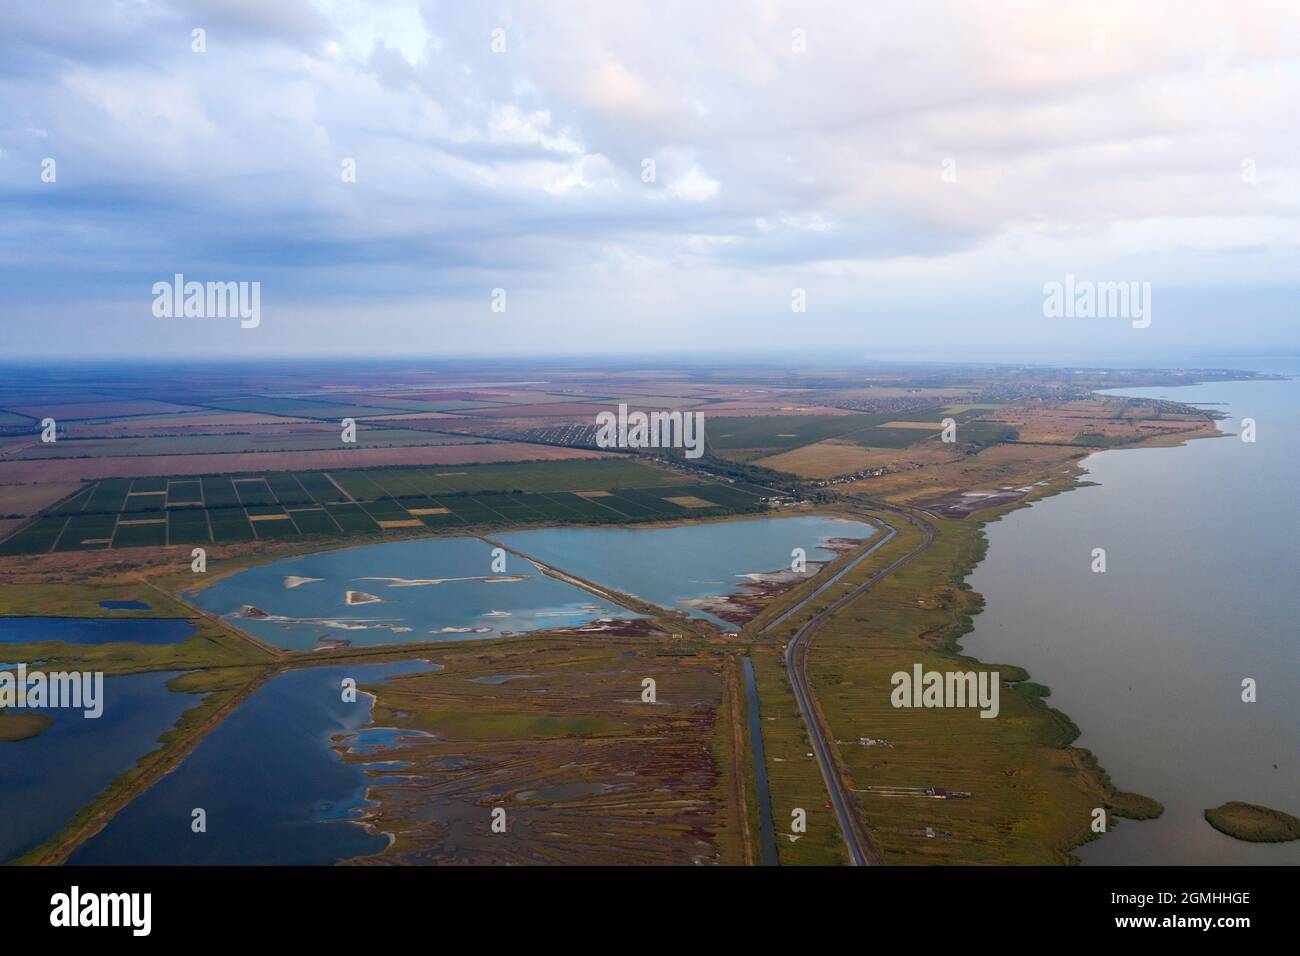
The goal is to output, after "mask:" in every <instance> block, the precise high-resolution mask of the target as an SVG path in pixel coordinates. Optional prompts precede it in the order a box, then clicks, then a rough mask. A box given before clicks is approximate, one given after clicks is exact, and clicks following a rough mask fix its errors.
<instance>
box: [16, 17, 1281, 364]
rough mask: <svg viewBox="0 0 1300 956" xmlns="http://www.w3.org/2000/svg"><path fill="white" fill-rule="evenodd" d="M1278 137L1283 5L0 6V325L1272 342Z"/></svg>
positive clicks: (1024, 342)
mask: <svg viewBox="0 0 1300 956" xmlns="http://www.w3.org/2000/svg"><path fill="white" fill-rule="evenodd" d="M196 30H200V31H202V33H201V34H198V35H197V38H196V34H195V31H196ZM196 47H199V48H200V49H197V50H196ZM1298 134H1300V5H1297V4H1296V3H1295V2H1294V0H1278V2H1269V0H1230V2H1225V3H1215V2H1209V0H1205V2H1195V3H1191V2H1169V3H1162V2H1154V0H1152V2H1142V3H1133V2H1132V0H1126V2H1119V3H1113V4H1110V3H1090V4H1079V3H1064V2H1062V3H1048V2H1040V3H1028V2H971V0H955V2H952V3H939V2H936V3H927V2H920V3H915V4H912V3H908V4H886V3H883V2H882V3H867V2H858V0H853V2H850V0H844V2H836V3H809V2H807V0H803V2H789V3H787V2H775V0H771V2H763V0H752V2H735V3H731V2H708V3H701V2H699V0H689V2H677V0H646V2H642V0H618V2H616V3H615V2H609V0H590V2H587V0H547V2H541V0H538V2H529V0H521V2H508V3H498V2H492V0H486V2H476V0H463V2H445V0H444V2H428V0H366V2H360V0H276V2H274V3H267V2H263V0H152V2H146V0H56V2H46V3H15V4H6V5H5V6H4V8H3V9H2V10H0V315H2V317H0V338H2V339H3V346H4V348H3V350H2V352H3V355H5V356H8V357H22V356H63V357H69V358H79V357H101V356H118V355H159V356H165V355H177V356H179V355H205V356H215V355H226V354H229V355H232V356H244V357H257V356H267V357H269V356H273V355H280V354H298V355H320V354H333V355H339V356H347V355H370V354H402V355H412V354H428V355H443V356H446V355H457V354H500V355H517V354H559V353H562V354H578V353H607V352H608V353H612V352H621V353H632V354H642V355H645V354H658V353H673V352H719V351H736V352H742V351H774V352H781V353H787V354H788V353H791V352H794V351H796V350H819V351H823V352H826V351H829V352H832V353H834V354H836V355H839V356H842V357H844V358H845V359H853V358H859V357H861V358H872V357H885V358H891V357H908V356H913V357H935V358H951V359H963V358H972V357H977V358H981V359H998V358H1008V359H1019V358H1038V359H1053V358H1055V359H1059V360H1062V361H1080V360H1083V359H1086V358H1113V359H1116V360H1131V361H1138V362H1140V361H1144V360H1147V359H1153V360H1154V359H1157V358H1168V357H1183V356H1187V357H1195V356H1198V355H1225V354H1241V355H1245V354H1259V353H1261V352H1277V351H1279V350H1283V351H1284V350H1290V351H1292V352H1300V322H1298V321H1297V307H1298V305H1300V255H1298V253H1300V135H1298ZM48 160H53V161H54V162H53V164H50V163H49V162H48ZM353 169H354V170H355V176H354V177H353V176H350V175H348V173H349V171H350V170H353ZM50 179H52V180H53V181H48V180H50ZM353 180H354V181H353ZM175 273H182V274H184V276H185V277H186V279H187V280H196V281H203V282H206V281H236V282H254V281H256V282H259V283H260V284H261V286H260V288H261V323H260V325H259V326H258V327H257V328H256V329H241V328H240V327H239V323H238V322H237V321H232V320H225V319H208V318H204V319H199V318H158V317H156V316H155V315H154V314H153V310H152V306H153V303H154V297H153V294H152V292H151V289H152V287H153V284H154V283H155V282H158V281H160V280H165V279H170V278H171V277H172V276H173V275H174V274H175ZM1067 274H1072V275H1074V276H1075V277H1076V279H1077V280H1083V281H1097V282H1104V281H1136V282H1149V283H1151V290H1152V291H1151V323H1150V325H1149V327H1147V328H1140V329H1135V328H1133V327H1132V323H1131V322H1129V321H1127V320H1126V319H1124V318H1114V317H1110V318H1066V317H1059V318H1058V317H1047V316H1045V315H1044V310H1043V301H1044V294H1043V287H1044V284H1045V283H1048V282H1051V281H1064V279H1065V276H1066V275H1067ZM494 289H503V290H505V304H506V307H505V311H504V312H494V311H493V310H492V301H493V290H494ZM796 289H801V290H804V296H805V300H806V311H805V312H802V313H798V312H794V311H792V296H793V294H794V290H796Z"/></svg>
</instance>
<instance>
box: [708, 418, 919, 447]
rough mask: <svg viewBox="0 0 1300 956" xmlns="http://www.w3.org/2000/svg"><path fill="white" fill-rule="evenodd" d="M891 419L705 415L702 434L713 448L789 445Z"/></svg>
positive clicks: (818, 439) (809, 441)
mask: <svg viewBox="0 0 1300 956" xmlns="http://www.w3.org/2000/svg"><path fill="white" fill-rule="evenodd" d="M891 420H893V417H892V416H889V415H754V416H750V417H745V418H708V417H706V419H705V436H706V440H707V441H708V444H709V447H710V448H711V449H714V450H715V451H726V450H730V449H741V448H746V449H763V450H765V451H766V450H768V449H782V450H786V449H790V448H797V447H799V446H800V445H808V444H811V443H812V442H816V441H822V440H824V439H827V438H837V437H839V436H841V435H847V434H848V433H850V432H853V431H857V430H858V429H860V428H866V427H868V426H870V425H879V424H881V423H882V422H887V421H891Z"/></svg>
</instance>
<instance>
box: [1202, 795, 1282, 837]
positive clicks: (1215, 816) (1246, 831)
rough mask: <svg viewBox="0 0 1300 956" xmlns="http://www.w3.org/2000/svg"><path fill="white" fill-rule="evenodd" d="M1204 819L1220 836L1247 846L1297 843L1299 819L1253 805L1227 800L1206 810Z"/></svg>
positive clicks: (1279, 811)
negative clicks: (1246, 843)
mask: <svg viewBox="0 0 1300 956" xmlns="http://www.w3.org/2000/svg"><path fill="white" fill-rule="evenodd" d="M1205 819H1206V821H1207V822H1208V823H1209V824H1210V826H1212V827H1214V829H1216V830H1218V831H1219V832H1220V833H1226V834H1227V835H1228V836H1230V837H1235V838H1236V839H1238V840H1246V841H1249V842H1250V843H1286V842H1288V841H1290V840H1300V818H1297V817H1293V816H1291V814H1289V813H1283V812H1282V811H1281V810H1271V809H1269V808H1268V807H1261V806H1258V805H1257V804H1254V803H1241V802H1240V801H1237V800H1230V801H1229V802H1227V803H1225V804H1223V805H1222V806H1218V807H1215V808H1214V809H1213V810H1206V811H1205Z"/></svg>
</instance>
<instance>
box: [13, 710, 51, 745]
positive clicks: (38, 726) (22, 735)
mask: <svg viewBox="0 0 1300 956" xmlns="http://www.w3.org/2000/svg"><path fill="white" fill-rule="evenodd" d="M52 723H54V721H53V720H52V719H50V717H49V716H48V715H46V714H40V713H35V712H33V711H20V712H18V713H12V712H10V711H7V710H0V741H3V742H5V743H13V742H15V741H19V740H27V739H28V738H29V737H35V736H37V735H38V734H40V733H41V732H42V731H44V730H45V728H46V727H48V726H50V724H52Z"/></svg>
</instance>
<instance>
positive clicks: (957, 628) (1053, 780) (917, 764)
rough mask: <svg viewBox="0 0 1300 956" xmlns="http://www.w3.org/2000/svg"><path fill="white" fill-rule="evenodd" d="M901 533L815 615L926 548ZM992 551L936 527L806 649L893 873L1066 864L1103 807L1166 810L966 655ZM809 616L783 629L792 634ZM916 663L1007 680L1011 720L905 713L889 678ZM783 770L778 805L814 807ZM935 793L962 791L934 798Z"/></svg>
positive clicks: (776, 785)
mask: <svg viewBox="0 0 1300 956" xmlns="http://www.w3.org/2000/svg"><path fill="white" fill-rule="evenodd" d="M891 523H893V524H894V525H895V527H897V528H899V534H898V535H897V536H896V537H895V538H894V539H893V540H892V541H890V542H889V543H888V544H887V545H885V546H884V547H882V548H881V549H880V550H879V551H878V552H876V553H875V554H873V555H872V556H871V557H870V558H868V559H867V560H866V561H864V562H863V563H862V564H861V565H859V566H858V567H856V568H855V569H854V570H853V571H852V572H850V573H849V574H848V575H846V577H845V579H844V580H843V582H842V583H841V585H840V586H837V587H836V588H832V589H829V590H828V592H827V593H826V594H825V595H824V596H822V597H819V598H818V600H817V601H816V602H815V607H823V606H825V605H826V604H828V603H830V602H831V601H833V600H835V599H836V598H837V597H838V596H839V595H840V594H842V593H846V592H847V590H848V589H849V588H851V587H852V586H853V585H854V583H856V582H859V581H862V580H866V579H867V578H868V577H869V576H870V575H871V574H873V573H874V572H875V571H876V570H878V569H879V568H882V567H884V566H886V565H888V564H889V563H890V562H892V561H894V560H895V559H897V558H898V557H901V556H902V555H904V554H906V553H908V552H909V551H910V550H911V549H912V548H914V547H916V546H917V544H918V543H919V542H920V540H921V534H920V531H919V530H918V529H916V528H914V527H912V526H910V525H905V524H901V523H899V522H898V520H897V518H896V517H895V518H894V520H893V521H892V522H891ZM983 542H984V539H983V535H982V532H981V525H980V524H979V523H977V522H970V521H967V522H962V521H940V522H938V528H937V534H936V536H935V540H934V543H933V544H932V545H931V546H930V547H929V548H928V549H927V550H925V551H923V552H922V553H921V554H920V556H919V557H918V558H917V559H916V560H914V561H913V562H912V563H911V564H909V565H906V566H905V567H903V568H901V569H899V570H897V571H895V572H894V573H893V574H891V575H889V576H888V577H886V578H884V579H883V580H881V581H880V582H879V583H878V584H876V586H875V587H874V588H873V589H872V590H870V591H868V592H867V593H866V594H865V595H863V596H862V597H860V598H858V599H857V600H856V601H854V602H852V603H850V604H849V605H848V606H847V607H846V608H844V609H843V610H842V611H840V612H839V613H838V614H837V615H836V616H835V618H834V619H832V620H831V621H830V622H829V623H828V624H826V625H825V626H824V627H823V628H822V629H821V630H820V631H819V632H818V635H817V638H816V640H815V642H814V644H813V646H812V648H811V650H810V652H809V660H808V672H809V677H810V679H811V681H812V683H813V686H814V688H815V692H816V694H817V699H818V703H819V705H820V707H821V709H822V711H823V713H824V715H825V718H826V720H827V722H828V724H829V726H830V729H831V731H832V734H833V736H834V737H835V739H836V740H837V742H838V752H839V757H840V760H841V763H842V766H843V768H844V770H845V773H846V776H847V778H848V780H849V782H850V787H851V788H852V791H853V792H854V794H855V795H856V797H857V798H858V801H859V812H860V813H861V816H862V819H863V821H864V822H865V824H866V827H867V829H868V831H869V832H870V834H871V836H872V839H873V841H874V842H875V844H876V845H877V847H878V849H879V851H880V853H881V856H882V859H883V861H884V862H885V863H903V864H917V863H921V864H924V863H1012V864H1038V865H1042V864H1052V863H1062V862H1068V861H1069V859H1070V857H1069V849H1070V848H1071V847H1073V846H1076V845H1078V844H1079V843H1082V842H1085V841H1086V840H1088V839H1090V838H1091V837H1092V834H1091V832H1090V830H1089V823H1090V821H1091V812H1092V809H1093V808H1094V807H1106V808H1108V810H1109V812H1110V814H1111V816H1112V818H1113V817H1114V816H1123V815H1129V816H1134V817H1145V816H1148V815H1152V814H1154V813H1156V812H1158V805H1155V804H1154V803H1153V802H1151V801H1147V800H1145V799H1144V798H1141V797H1137V796H1135V795H1131V794H1122V793H1117V792H1115V791H1114V790H1113V788H1112V787H1111V786H1110V783H1109V780H1108V779H1107V778H1106V776H1105V774H1104V773H1103V772H1101V771H1100V769H1099V768H1098V767H1097V766H1096V763H1095V761H1094V760H1093V759H1092V756H1091V754H1089V753H1087V752H1086V751H1082V750H1079V749H1077V748H1073V747H1071V746H1069V744H1070V743H1071V742H1072V741H1073V739H1074V738H1075V736H1076V735H1077V730H1076V728H1075V727H1074V725H1073V724H1072V723H1071V722H1070V721H1069V719H1068V718H1066V717H1065V716H1064V715H1061V714H1060V713H1058V712H1056V711H1054V710H1052V709H1051V708H1050V707H1048V706H1047V705H1046V703H1045V702H1044V697H1045V696H1046V694H1047V689H1046V688H1043V687H1041V686H1039V685H1036V684H1033V683H1031V682H1029V681H1028V680H1027V677H1028V675H1026V674H1025V673H1024V672H1023V671H1022V670H1020V669H1019V668H1017V667H1015V666H1013V665H1006V664H1003V665H998V664H996V663H995V664H981V663H979V662H976V661H974V660H972V659H971V658H968V657H966V656H964V655H963V654H962V653H961V652H960V650H959V648H958V646H957V643H956V641H957V638H958V637H959V636H960V634H962V633H964V632H965V630H967V629H968V627H969V622H970V615H971V614H973V613H975V612H976V611H977V610H978V609H979V607H980V604H981V602H980V598H979V597H978V595H975V594H973V593H972V592H971V591H970V590H969V589H967V588H966V587H965V586H964V585H963V584H962V583H961V582H962V580H963V579H964V577H965V574H966V573H967V572H968V571H969V569H970V568H971V567H973V565H974V563H975V562H976V561H977V560H978V558H979V556H980V555H981V554H982V549H983V546H984V544H983ZM812 613H814V609H813V608H810V609H809V610H808V612H807V613H806V614H804V615H802V616H801V617H800V618H797V619H792V620H791V621H789V622H787V623H785V624H784V625H782V626H781V627H779V628H777V629H775V631H776V632H777V633H778V634H780V635H782V636H785V637H788V635H789V634H790V633H792V632H793V630H794V628H796V627H797V626H798V624H799V623H800V620H801V619H806V618H807V617H808V616H810V615H811V614H812ZM916 663H920V664H922V665H923V667H924V668H925V669H926V670H938V671H954V670H957V671H966V670H995V671H998V672H999V673H1000V674H1001V679H1002V681H1003V685H1002V687H1001V695H1000V704H1001V713H1000V715H999V716H998V717H997V718H996V719H983V718H981V717H980V716H979V714H978V711H977V710H974V709H956V708H948V709H944V708H939V709H907V708H895V707H894V706H893V705H892V703H891V699H890V694H891V691H892V687H893V685H892V684H891V681H890V678H891V675H892V674H893V673H895V672H898V671H904V672H908V673H910V672H911V670H912V667H913V665H914V664H916ZM779 676H780V677H781V679H782V682H783V681H784V675H783V674H780V675H779ZM780 683H781V682H778V684H780ZM785 686H787V687H788V684H786V685H785ZM779 691H780V686H778V687H777V692H778V693H779ZM778 699H779V698H778ZM778 716H780V715H778ZM783 722H784V723H786V724H788V725H789V727H787V728H786V733H794V730H792V729H790V728H794V729H795V730H801V726H802V725H801V724H800V723H799V721H798V717H797V715H791V716H790V718H787V719H784V720H783ZM765 732H766V727H765ZM806 763H807V764H808V767H809V770H808V773H806V774H805V777H806V778H815V779H818V780H819V778H818V777H816V774H817V771H816V767H815V765H814V764H813V762H812V761H811V760H808V761H806ZM773 770H775V771H776V773H774V775H773V786H772V789H773V797H774V801H778V802H782V803H789V802H790V801H792V800H794V799H803V800H805V801H806V800H808V796H807V795H806V792H807V788H809V787H810V786H811V780H810V779H805V780H804V781H803V782H802V784H798V783H795V782H792V781H790V780H789V779H787V778H786V777H782V776H781V773H782V769H781V768H779V765H774V764H772V763H771V761H769V771H773ZM800 786H801V787H802V788H803V791H804V792H802V793H801V792H799V789H798V788H799V787H800ZM931 788H938V789H939V791H940V792H941V793H942V792H944V791H946V792H947V793H949V794H951V795H950V796H948V797H947V798H946V799H943V798H937V797H935V796H932V795H927V793H926V791H927V790H930V789H931ZM809 816H810V819H811V818H812V814H811V813H810V815H809ZM1112 825H1113V824H1112ZM810 830H811V826H810ZM801 842H802V841H801Z"/></svg>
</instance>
